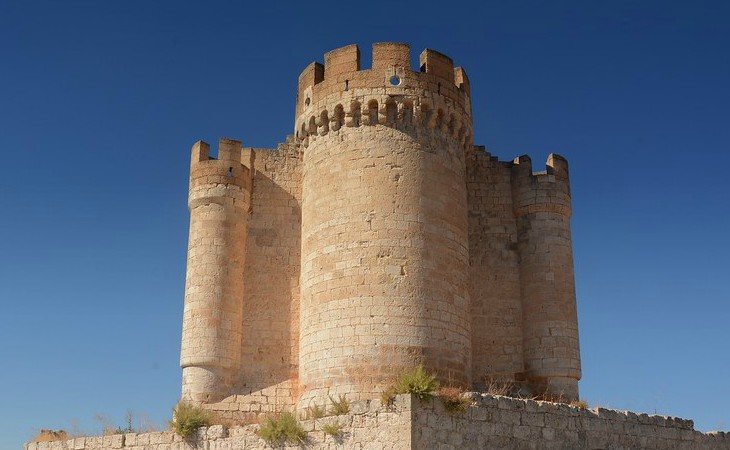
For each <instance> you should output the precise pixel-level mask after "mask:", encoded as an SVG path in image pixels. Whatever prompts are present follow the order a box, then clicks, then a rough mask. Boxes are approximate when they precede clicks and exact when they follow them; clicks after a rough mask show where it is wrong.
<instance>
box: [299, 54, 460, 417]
mask: <svg viewBox="0 0 730 450" xmlns="http://www.w3.org/2000/svg"><path fill="white" fill-rule="evenodd" d="M420 62H421V70H420V72H415V71H412V70H411V68H410V53H409V49H408V46H407V45H404V44H395V43H381V44H375V45H374V46H373V64H372V68H371V69H367V70H360V59H359V50H358V48H357V46H354V45H351V46H348V47H343V48H340V49H337V50H334V51H331V52H329V53H327V54H326V55H325V65H324V66H321V65H319V64H317V63H313V64H311V65H310V66H308V67H307V69H305V71H304V72H303V73H302V75H301V76H300V79H299V89H298V95H297V105H296V118H295V136H296V138H297V139H298V141H299V145H300V150H301V152H302V158H303V161H302V165H303V182H302V256H301V257H302V260H301V292H302V296H301V310H300V314H301V315H300V318H301V338H300V359H299V362H300V364H299V377H300V378H299V380H300V389H301V398H300V406H307V405H308V404H311V402H318V401H322V400H325V399H326V398H327V396H335V397H336V396H337V395H342V394H344V395H347V396H348V398H351V399H353V400H355V399H358V398H375V397H379V396H380V394H381V392H382V391H383V389H385V388H386V387H387V385H388V384H390V383H392V382H393V381H394V379H395V378H396V377H397V376H398V375H399V374H400V373H402V372H403V371H405V370H409V369H411V368H413V367H415V366H417V365H418V364H423V365H424V366H425V367H426V369H427V370H429V371H432V372H435V373H437V374H438V376H439V377H440V378H441V380H442V381H444V382H451V383H455V384H461V385H464V386H467V385H468V384H469V383H470V379H469V378H470V320H469V306H468V305H469V300H468V293H467V286H468V282H467V276H468V273H469V271H468V230H467V211H466V205H467V201H466V183H465V149H466V148H468V147H469V146H471V136H472V121H471V104H470V99H469V86H468V80H467V77H466V74H465V72H464V71H463V70H462V69H460V68H456V69H454V67H453V63H452V61H451V59H450V58H448V57H446V56H444V55H442V54H440V53H438V52H435V51H432V50H425V51H424V52H423V53H422V54H421V57H420ZM320 399H321V400H320Z"/></svg>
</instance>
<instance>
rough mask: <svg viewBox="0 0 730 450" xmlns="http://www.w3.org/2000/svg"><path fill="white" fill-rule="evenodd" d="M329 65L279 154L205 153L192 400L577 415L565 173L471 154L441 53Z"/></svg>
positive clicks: (188, 384) (186, 392) (195, 198)
mask: <svg viewBox="0 0 730 450" xmlns="http://www.w3.org/2000/svg"><path fill="white" fill-rule="evenodd" d="M372 55H373V58H372V67H371V68H370V69H362V68H361V61H360V51H359V49H358V47H357V46H356V45H350V46H346V47H342V48H339V49H336V50H333V51H331V52H329V53H327V54H326V55H325V57H324V65H322V64H319V63H316V62H315V63H312V64H310V65H309V66H307V68H306V69H304V71H303V72H302V73H301V75H300V76H299V84H298V90H297V97H296V108H295V118H294V134H293V135H292V136H290V137H289V138H287V140H286V142H285V143H283V144H280V145H279V146H278V148H277V149H275V150H272V149H263V148H246V147H243V146H242V144H241V142H240V141H236V140H231V139H221V140H220V142H219V144H218V155H217V158H215V157H213V156H212V155H211V151H210V147H209V145H208V144H206V143H205V142H202V141H199V142H197V143H196V144H195V145H194V146H193V149H192V161H191V165H190V191H189V208H190V236H189V246H188V261H187V276H186V285H185V307H184V318H183V335H182V350H181V358H180V363H181V366H182V370H183V386H182V396H183V399H186V400H189V401H193V402H197V403H202V404H205V405H207V406H208V407H210V408H212V409H216V410H219V411H223V412H229V413H230V414H231V415H233V416H240V415H247V414H249V415H255V414H258V413H261V412H277V411H282V410H286V409H298V410H301V409H303V408H306V407H307V406H308V405H312V404H315V403H317V402H321V403H324V402H325V401H326V399H327V398H328V397H330V396H333V397H337V396H339V395H345V396H347V398H349V399H351V400H354V401H358V400H366V399H371V398H378V397H379V396H380V394H381V393H382V392H383V390H384V389H386V388H387V386H388V385H389V384H391V383H392V382H393V380H394V379H395V378H396V377H397V376H398V375H399V374H400V373H402V372H404V371H406V370H409V369H411V368H413V367H414V366H416V365H419V364H423V365H424V367H425V368H426V370H428V371H430V372H433V373H435V374H437V375H438V378H439V379H440V380H441V381H442V383H444V384H449V383H450V384H454V385H460V386H462V387H465V388H467V389H474V390H479V389H481V388H484V386H485V383H488V382H489V380H495V379H499V380H507V381H514V382H521V383H524V384H525V385H526V386H528V387H529V389H530V390H531V392H532V393H533V394H535V395H542V396H551V397H560V398H562V399H565V400H566V401H570V400H575V399H577V398H578V380H579V379H580V376H581V372H580V354H579V346H578V324H577V315H576V299H575V288H574V275H573V258H572V247H571V232H570V215H571V198H570V182H569V177H568V164H567V161H566V160H565V159H564V158H562V157H561V156H558V155H556V154H553V155H550V157H549V158H548V160H547V164H546V166H545V167H543V168H538V171H534V170H533V167H532V163H531V160H530V158H529V157H527V156H520V157H518V158H516V159H514V160H513V161H510V162H504V161H499V160H497V158H495V157H493V156H491V155H490V154H489V153H487V152H486V151H485V150H484V147H480V146H475V145H474V144H473V141H472V136H473V132H472V131H473V125H472V115H471V110H472V108H471V98H470V89H469V79H468V78H467V75H466V72H465V71H464V69H462V68H460V67H454V65H453V62H452V60H451V59H450V58H449V57H447V56H445V55H443V54H441V53H439V52H436V51H433V50H428V49H427V50H424V51H423V53H421V55H420V58H419V60H420V70H416V71H414V70H412V69H411V58H410V51H409V47H408V45H405V44H400V43H378V44H374V45H373V51H372Z"/></svg>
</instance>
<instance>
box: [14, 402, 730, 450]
mask: <svg viewBox="0 0 730 450" xmlns="http://www.w3.org/2000/svg"><path fill="white" fill-rule="evenodd" d="M472 399H473V401H474V403H473V405H472V406H470V407H469V408H467V410H466V411H465V412H463V413H460V414H457V415H454V414H450V413H448V412H446V411H445V410H444V409H443V406H442V405H441V402H440V401H439V400H428V401H425V402H421V401H419V400H418V399H416V398H415V397H413V398H412V397H411V396H407V395H400V396H398V397H397V398H396V400H395V402H394V404H393V406H391V407H388V408H385V407H383V406H382V405H380V403H379V402H378V401H377V400H375V401H359V402H355V403H353V404H352V406H351V409H350V412H349V413H348V414H344V415H341V416H329V417H323V418H321V419H317V420H305V421H303V422H302V425H303V426H304V428H305V429H306V430H307V431H308V435H307V442H306V445H305V446H295V445H290V446H284V445H282V446H277V447H276V448H287V449H298V448H311V449H363V450H365V449H369V450H384V449H393V450H405V449H418V450H425V449H438V450H461V449H465V450H469V449H474V450H476V449H499V448H504V449H629V448H631V449H635V448H642V449H687V450H689V449H730V434H728V433H723V432H713V433H700V432H699V431H695V430H694V427H693V423H692V421H691V420H684V419H678V418H674V417H664V416H650V415H646V414H634V413H631V412H625V411H614V410H609V409H603V408H596V409H592V410H585V409H578V408H573V407H570V406H568V405H562V404H556V403H548V402H536V401H532V400H518V399H513V398H509V397H493V396H489V395H478V394H473V396H472ZM333 422H337V423H339V424H341V425H342V427H343V428H342V434H341V435H340V436H339V437H332V436H329V435H327V434H325V433H324V432H323V431H322V426H323V425H325V424H328V423H333ZM257 428H258V426H257V425H247V426H242V427H233V428H226V427H223V426H221V425H216V426H212V427H208V428H203V429H201V430H199V431H198V434H197V436H195V437H193V438H191V439H188V440H184V439H182V438H180V437H179V436H177V435H175V434H174V433H172V432H160V433H141V434H137V433H129V434H117V435H111V436H103V437H85V438H76V439H70V440H68V441H57V442H39V443H30V444H26V445H25V449H26V450H71V449H75V450H101V449H127V450H188V449H189V450H193V449H207V450H234V449H235V450H238V449H257V450H258V449H261V450H263V449H268V448H272V447H270V446H268V445H267V444H266V443H265V442H264V441H262V440H261V439H260V438H259V437H258V436H257V435H256V430H257Z"/></svg>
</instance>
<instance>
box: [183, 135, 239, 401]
mask: <svg viewBox="0 0 730 450" xmlns="http://www.w3.org/2000/svg"><path fill="white" fill-rule="evenodd" d="M241 157H242V148H241V142H240V141H234V140H230V139H221V140H220V143H219V148H218V159H214V158H211V157H210V147H209V146H208V144H206V143H205V142H202V141H199V142H197V143H196V144H195V145H194V146H193V150H192V160H191V163H190V191H189V196H188V206H189V207H190V237H189V242H188V265H187V273H186V278H185V310H184V313H183V336H182V350H181V356H180V366H181V367H182V369H183V398H184V399H186V400H189V401H194V402H206V403H209V402H215V401H218V400H220V399H222V398H223V397H225V396H227V395H229V394H230V391H231V387H232V384H233V380H234V379H235V375H236V373H237V371H238V369H239V366H240V358H241V356H240V354H241V348H240V346H241V334H242V326H243V325H242V324H243V319H242V314H243V309H242V308H243V268H244V266H243V263H244V256H245V249H246V225H247V222H248V215H249V207H250V200H251V170H250V167H246V166H244V165H243V164H242V163H241V161H242V160H241ZM249 166H250V164H249Z"/></svg>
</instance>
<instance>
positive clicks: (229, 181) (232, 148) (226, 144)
mask: <svg viewBox="0 0 730 450" xmlns="http://www.w3.org/2000/svg"><path fill="white" fill-rule="evenodd" d="M253 159H254V152H253V151H252V150H251V149H244V148H243V147H242V145H241V141H238V140H235V139H228V138H221V139H220V140H219V141H218V158H214V157H212V156H211V155H210V145H209V144H208V143H207V142H205V141H197V142H196V143H195V144H193V148H192V151H191V157H190V192H189V204H190V206H191V207H192V206H193V205H197V204H198V203H200V202H201V201H209V200H210V199H211V198H218V200H219V201H222V200H223V199H224V198H226V197H234V196H235V197H240V199H239V201H238V202H237V205H240V206H242V207H243V206H244V204H245V203H248V199H250V196H251V188H252V174H253V164H254V161H253ZM226 187H235V189H236V191H237V193H234V192H233V191H231V189H229V188H226ZM223 190H225V192H223ZM204 199H207V200H204ZM245 208H248V205H245Z"/></svg>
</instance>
